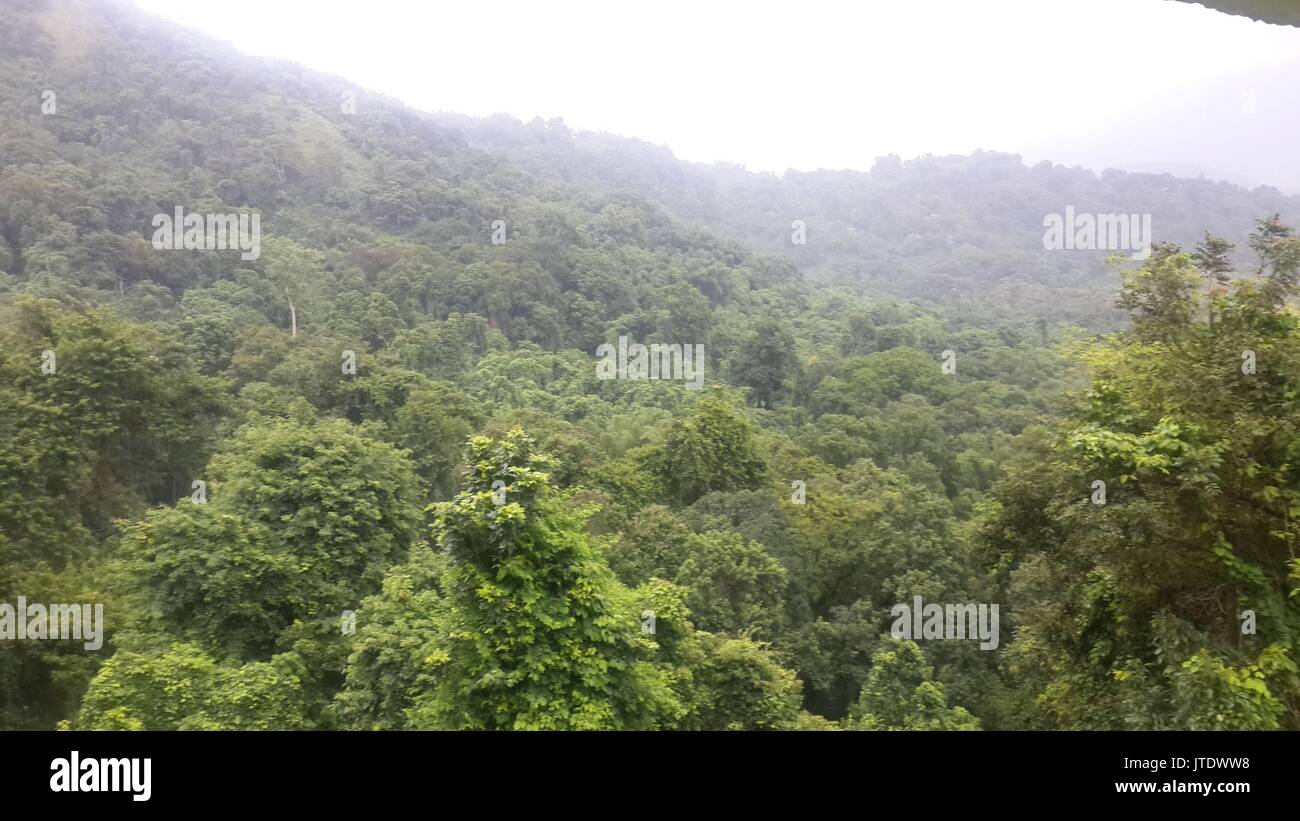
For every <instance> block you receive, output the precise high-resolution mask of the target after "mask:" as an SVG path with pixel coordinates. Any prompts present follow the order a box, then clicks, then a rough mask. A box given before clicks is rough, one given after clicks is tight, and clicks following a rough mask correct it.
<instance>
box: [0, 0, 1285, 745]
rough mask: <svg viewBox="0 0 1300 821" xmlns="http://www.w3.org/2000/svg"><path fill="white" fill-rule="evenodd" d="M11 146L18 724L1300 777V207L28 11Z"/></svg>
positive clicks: (128, 13)
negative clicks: (1147, 240)
mask: <svg viewBox="0 0 1300 821" xmlns="http://www.w3.org/2000/svg"><path fill="white" fill-rule="evenodd" d="M0 111H3V116H0V240H2V241H0V437H3V442H4V446H3V448H0V603H5V604H8V605H10V607H9V608H8V609H5V607H3V606H0V729H43V730H50V729H59V728H63V729H134V730H180V729H208V730H230V729H268V730H269V729H275V730H284V729H350V730H396V729H452V730H455V729H537V730H565V729H586V730H592V729H600V730H623V729H626V730H824V731H836V730H847V731H854V730H962V731H964V730H1024V729H1032V730H1046V729H1069V730H1158V729H1175V730H1279V729H1290V730H1296V729H1300V668H1298V667H1297V651H1296V648H1297V643H1298V642H1300V558H1298V557H1297V542H1298V541H1300V313H1297V311H1296V296H1297V290H1298V289H1300V236H1298V235H1297V233H1296V228H1297V227H1300V219H1298V218H1297V215H1298V214H1300V198H1297V197H1292V196H1288V195H1286V194H1284V193H1282V192H1281V191H1279V190H1277V189H1275V188H1270V187H1259V188H1256V189H1253V190H1247V189H1245V188H1242V187H1238V186H1235V185H1232V184H1229V183H1224V182H1213V181H1208V180H1205V179H1188V178H1179V177H1173V176H1170V175H1156V174H1138V173H1125V172H1122V171H1106V172H1103V173H1100V174H1097V173H1094V172H1092V171H1089V170H1086V169H1083V168H1078V167H1075V168H1067V167H1064V166H1060V165H1053V164H1050V163H1041V164H1037V165H1033V166H1030V165H1026V164H1025V163H1024V162H1023V161H1022V160H1021V158H1020V157H1018V156H1015V155H1011V154H1000V153H994V152H978V153H975V154H972V155H967V156H924V157H919V158H916V159H913V160H906V161H904V160H902V159H900V158H899V157H897V156H885V157H881V158H879V159H878V160H877V161H876V164H875V166H874V167H873V168H872V169H871V170H870V171H869V172H855V171H818V172H809V173H801V172H793V171H792V172H788V173H786V174H784V175H779V176H778V175H773V174H765V173H754V172H750V171H747V170H745V169H744V168H741V167H738V166H728V165H703V164H697V163H689V162H685V161H682V160H679V159H677V158H675V157H674V156H673V155H672V154H671V153H670V152H669V151H668V150H667V149H665V148H662V147H658V146H654V145H650V144H648V143H644V142H640V141H637V140H634V139H628V138H623V137H615V136H612V135H609V134H602V133H591V132H584V131H575V130H572V129H570V128H568V127H567V126H565V124H564V123H563V122H561V121H558V120H552V121H543V120H540V119H539V120H534V121H532V122H527V123H525V122H520V121H518V120H515V119H513V118H510V117H507V116H504V115H501V116H496V117H489V118H473V117H469V116H463V115H457V114H451V113H425V112H419V111H415V110H413V109H410V108H407V107H405V106H404V105H402V104H401V103H399V102H397V101H395V100H392V99H389V98H386V97H384V96H382V95H380V94H377V93H374V92H369V91H365V90H363V89H359V88H356V87H354V86H353V85H351V84H350V83H349V82H348V81H347V80H345V79H343V78H339V77H333V76H329V75H325V74H321V73H317V72H313V71H310V70H307V69H304V68H302V67H300V66H297V65H293V64H289V63H285V62H280V61H275V60H269V59H262V58H253V57H248V56H244V55H242V54H240V53H238V52H237V51H235V50H234V49H233V48H231V47H228V46H225V45H223V44H220V43H218V42H216V41H213V40H210V39H208V38H206V37H204V36H202V35H199V34H197V33H194V32H189V31H185V30H183V29H180V28H178V27H176V26H174V25H173V24H170V23H167V22H165V21H163V20H161V19H159V18H155V17H152V16H150V15H148V14H145V13H143V12H141V11H139V10H137V9H136V8H134V7H133V6H132V5H131V4H130V3H127V2H124V0H102V1H101V2H92V0H4V2H3V3H0ZM1067 207H1069V208H1072V209H1077V210H1078V211H1079V212H1084V213H1090V214H1146V215H1149V216H1150V224H1151V230H1152V233H1153V236H1154V241H1153V242H1152V243H1151V245H1150V248H1148V249H1147V250H1148V251H1149V253H1147V254H1146V255H1145V258H1141V259H1139V258H1134V256H1135V255H1131V254H1128V253H1126V252H1118V251H1115V250H1113V249H1112V250H1105V249H1102V250H1095V251H1090V250H1047V249H1046V248H1045V247H1044V242H1043V234H1044V225H1045V217H1048V216H1050V215H1055V214H1058V213H1061V212H1064V211H1065V209H1066V208H1067ZM186 214H195V215H227V216H226V217H225V221H226V222H225V224H224V225H223V226H220V227H221V228H222V231H221V232H220V233H217V232H215V231H211V232H210V231H207V230H206V227H205V228H204V229H203V230H202V231H201V234H202V239H203V240H204V241H203V242H199V243H198V244H197V245H195V244H191V243H190V242H189V241H188V240H187V239H186V236H185V233H184V230H183V229H184V228H186V227H188V226H189V223H188V222H187V221H186V217H185V215H186ZM173 215H175V216H174V217H173ZM160 216H161V217H166V218H167V220H168V222H167V226H168V228H167V230H168V232H169V234H174V235H175V236H174V237H172V238H171V239H169V240H168V242H167V243H166V244H165V245H164V244H160V243H159V242H157V241H155V236H156V232H157V231H159V230H161V229H160V228H159V225H161V224H162V223H161V222H160V221H158V217H160ZM226 228H229V234H230V236H229V237H226V239H227V240H229V241H228V242H224V243H216V244H212V243H209V242H207V240H210V239H211V238H212V237H215V236H224V235H225V233H226V231H225V229H226ZM249 231H253V232H254V236H255V237H256V244H255V246H254V244H253V243H242V244H241V243H240V242H235V241H234V238H235V237H236V236H238V237H239V238H240V239H244V238H245V233H246V232H249ZM223 245H224V247H223ZM632 346H640V348H639V349H638V350H633V347H632ZM638 355H641V356H642V357H643V358H642V362H641V364H642V365H643V366H644V367H639V366H638V364H637V357H638ZM602 365H604V367H602ZM679 365H680V366H684V367H682V368H679V367H678V366H679ZM1292 505H1295V507H1296V515H1292ZM20 597H21V599H22V601H23V602H24V603H25V605H24V606H20V605H19V600H20ZM27 603H39V605H40V606H41V607H42V608H44V607H49V611H48V619H45V618H44V617H42V621H41V627H40V628H39V631H38V629H37V628H36V627H34V624H35V622H33V621H32V620H31V617H30V615H29V614H30V613H31V612H34V611H31V610H30V609H29V608H30V607H31V604H27ZM73 603H76V604H78V605H81V604H84V605H85V607H84V608H82V609H81V610H79V611H77V612H79V613H81V614H82V621H83V622H84V624H83V625H82V626H83V627H85V628H86V630H87V631H89V630H90V626H91V624H90V623H91V621H92V619H91V616H92V615H93V614H94V613H95V612H100V613H102V617H100V618H102V621H101V620H94V621H95V624H96V625H97V626H98V627H100V628H102V635H101V636H100V638H99V641H100V643H101V644H102V646H100V647H97V648H96V649H94V650H91V649H89V646H90V644H91V643H93V642H91V641H89V640H84V639H82V638H81V637H78V638H76V639H73V638H67V637H66V636H65V637H64V638H57V639H56V638H54V637H53V634H54V633H55V632H56V631H55V630H54V628H55V625H56V623H58V622H59V621H60V619H56V617H55V615H54V612H55V609H54V608H55V607H60V606H64V607H66V606H68V605H71V604H73ZM934 606H937V607H939V608H940V611H942V612H943V613H944V614H945V615H946V616H947V619H946V623H944V621H945V620H944V617H943V616H942V615H935V616H934V618H931V616H932V615H933V614H932V613H931V611H930V610H929V609H928V608H929V607H934ZM900 608H905V609H906V615H905V616H900V615H899V613H902V612H903V609H900ZM945 608H946V610H945ZM913 611H915V612H913ZM41 612H45V611H44V610H41ZM20 614H22V617H23V619H24V620H25V621H24V622H23V624H22V628H21V629H19V626H18V625H19V623H18V618H19V615H20ZM977 614H978V618H977ZM965 615H969V625H967V623H966V622H964V621H963V620H962V618H963V616H965ZM60 618H61V619H62V621H63V622H64V626H65V627H66V626H67V622H68V620H69V619H70V618H71V616H70V613H69V611H68V610H66V609H65V610H63V611H61V617H60ZM900 621H901V622H902V626H901V627H900ZM977 625H978V628H977ZM967 626H968V627H969V629H968V630H967V631H966V632H963V633H962V635H961V636H960V637H958V638H956V639H953V638H952V636H951V635H949V633H950V632H951V629H950V628H953V627H956V628H963V627H967ZM913 627H915V629H913ZM990 629H991V630H992V631H993V632H992V633H989V632H988V631H989V630H990ZM981 631H982V633H983V635H982V636H981ZM38 632H39V635H37V633H38ZM64 632H65V633H66V631H64ZM47 634H48V635H47ZM36 639H41V640H36ZM963 639H966V640H963Z"/></svg>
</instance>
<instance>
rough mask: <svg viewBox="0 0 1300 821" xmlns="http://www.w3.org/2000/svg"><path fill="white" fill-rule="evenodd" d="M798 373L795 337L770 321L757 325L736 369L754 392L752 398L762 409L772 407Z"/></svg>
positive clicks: (736, 376) (740, 379) (737, 377)
mask: <svg viewBox="0 0 1300 821" xmlns="http://www.w3.org/2000/svg"><path fill="white" fill-rule="evenodd" d="M798 373H799V357H798V356H797V355H796V353H795V344H794V336H793V335H792V334H791V333H790V331H789V330H787V329H786V328H784V327H782V326H781V325H780V323H778V322H776V321H775V320H770V319H768V320H763V321H761V322H759V323H758V324H757V325H756V326H755V328H754V331H753V333H751V334H750V335H749V338H748V339H747V340H746V341H745V344H744V345H743V346H742V347H741V349H740V352H739V353H738V354H737V356H736V361H735V364H734V365H733V366H732V374H733V377H734V379H735V381H736V382H737V383H739V384H741V385H748V386H749V387H750V388H751V389H752V393H751V398H752V399H753V400H754V404H756V405H758V406H759V407H760V408H770V407H772V405H773V404H774V403H775V402H777V401H778V400H780V399H782V398H784V397H785V396H786V395H787V393H788V388H787V385H789V384H790V383H791V381H792V380H794V379H796V378H797V376H798Z"/></svg>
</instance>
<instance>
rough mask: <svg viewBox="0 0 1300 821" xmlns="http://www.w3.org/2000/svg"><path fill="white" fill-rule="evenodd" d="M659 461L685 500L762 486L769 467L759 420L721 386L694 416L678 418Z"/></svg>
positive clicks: (701, 401)
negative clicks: (737, 406)
mask: <svg viewBox="0 0 1300 821" xmlns="http://www.w3.org/2000/svg"><path fill="white" fill-rule="evenodd" d="M656 461H657V462H658V471H657V472H658V473H659V474H660V475H661V476H662V477H663V480H664V482H665V484H666V485H667V487H668V488H669V489H670V492H671V493H672V494H673V496H674V497H675V498H676V499H677V500H678V501H680V502H682V503H684V504H690V503H691V502H694V501H695V500H696V499H698V498H700V497H701V496H703V495H704V494H705V493H707V492H709V491H711V490H744V489H746V488H752V487H757V486H758V485H759V483H761V482H762V481H763V479H764V477H765V475H766V472H767V467H766V464H765V463H764V461H763V458H762V456H760V455H759V451H758V442H757V428H756V426H755V425H754V423H753V422H751V421H750V420H749V419H747V418H746V417H745V416H743V415H742V414H741V413H740V412H739V411H737V410H736V409H735V408H734V407H733V406H732V405H731V403H730V402H729V401H727V399H726V398H724V397H723V395H722V394H721V393H717V392H711V393H709V394H707V395H705V396H703V397H701V398H700V399H699V400H698V401H697V402H696V404H695V407H694V408H693V409H692V411H691V414H690V415H689V416H687V417H685V418H684V419H679V420H677V421H676V422H674V423H673V425H672V427H671V429H670V430H669V431H668V436H667V437H666V441H665V442H664V445H663V447H662V449H661V450H660V451H658V452H657V454H656Z"/></svg>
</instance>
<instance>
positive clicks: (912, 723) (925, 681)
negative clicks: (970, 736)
mask: <svg viewBox="0 0 1300 821" xmlns="http://www.w3.org/2000/svg"><path fill="white" fill-rule="evenodd" d="M932 675H933V670H932V669H931V667H930V665H929V664H927V663H926V661H925V656H924V655H923V654H922V653H921V648H920V647H918V646H917V645H916V643H915V642H911V641H899V640H897V639H889V641H888V646H886V647H882V648H881V649H880V650H877V651H876V653H875V655H873V656H872V657H871V673H870V675H868V676H867V683H866V685H865V686H863V688H862V696H861V698H859V699H858V703H857V704H856V705H855V706H854V707H853V709H852V710H851V711H850V718H849V719H848V720H847V721H846V722H845V723H846V725H847V727H848V728H849V729H853V730H978V729H979V728H980V724H979V721H978V720H976V719H975V717H974V716H972V715H971V714H970V713H969V712H967V711H966V709H965V708H964V707H949V706H948V700H947V698H946V696H945V695H944V689H943V685H942V684H939V683H938V682H935V681H932V680H931V676H932Z"/></svg>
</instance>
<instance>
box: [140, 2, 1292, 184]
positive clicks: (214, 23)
mask: <svg viewBox="0 0 1300 821" xmlns="http://www.w3.org/2000/svg"><path fill="white" fill-rule="evenodd" d="M135 2H136V4H137V5H138V6H140V7H142V8H144V9H147V10H149V11H152V12H154V13H156V14H159V15H161V16H163V17H166V18H169V19H171V20H174V21H176V22H179V23H181V24H183V25H185V26H188V27H191V28H195V29H198V30H200V31H203V32H206V33H208V34H211V35H213V36H215V37H217V38H218V39H221V40H225V41H227V42H229V43H231V44H233V45H234V46H236V47H237V48H239V49H240V50H242V51H244V52H246V53H249V54H254V55H259V56H271V57H280V58H284V59H287V60H292V61H294V62H297V63H300V64H302V65H304V66H307V67H309V68H313V69H318V70H322V71H326V72H329V73H333V74H337V75H340V76H342V77H344V78H347V79H348V80H349V81H351V82H353V83H355V84H356V85H358V86H359V87H362V88H368V89H370V90H373V91H378V92H381V93H384V94H387V95H389V96H391V97H395V98H397V99H399V100H401V101H403V102H405V103H407V104H408V105H411V106H413V107H415V108H419V109H423V110H427V111H455V112H461V113H465V114H474V115H480V116H485V115H489V114H493V113H498V112H505V113H508V114H511V115H513V116H515V117H518V118H519V119H522V120H525V121H527V120H531V119H533V118H534V117H542V118H544V119H551V118H560V119H563V120H564V122H565V123H566V124H567V125H569V126H570V127H571V128H575V129H582V130H590V131H608V132H612V133H615V134H619V135H622V136H627V137H636V138H640V139H643V140H647V141H649V142H652V143H656V144H663V145H667V146H668V147H669V148H670V149H672V151H673V152H674V153H675V154H676V155H677V156H678V157H681V158H684V159H687V160H692V161H696V162H715V161H725V162H735V163H739V164H742V165H745V166H747V167H748V168H750V169H751V170H756V171H773V172H778V173H779V172H782V171H784V170H786V169H787V168H794V169H798V170H813V169H817V168H853V169H860V170H868V169H870V168H871V166H872V165H873V163H874V160H875V158H876V157H878V156H881V155H884V154H891V153H892V154H898V155H900V156H902V157H904V158H910V157H914V156H918V155H921V154H927V153H933V154H953V153H960V154H966V153H970V152H971V151H974V150H976V149H986V150H998V151H1013V152H1020V153H1024V152H1025V149H1026V148H1030V147H1035V146H1037V147H1041V146H1043V145H1050V144H1051V143H1052V140H1054V139H1056V138H1057V137H1058V136H1062V137H1064V135H1074V136H1075V137H1076V138H1077V135H1079V134H1087V133H1088V131H1089V129H1091V128H1095V127H1098V124H1101V123H1114V122H1116V121H1122V118H1124V117H1126V116H1131V115H1132V112H1134V111H1139V110H1141V109H1142V107H1143V106H1144V105H1148V104H1151V103H1153V102H1155V103H1158V102H1159V101H1160V100H1162V99H1171V98H1175V97H1177V96H1178V95H1179V94H1180V92H1181V93H1186V90H1187V89H1189V88H1194V87H1195V86H1196V85H1197V83H1198V82H1203V81H1207V80H1211V79H1214V78H1222V77H1229V76H1232V75H1236V74H1240V73H1242V72H1248V71H1250V70H1258V69H1261V68H1266V67H1269V66H1281V65H1284V64H1286V63H1287V62H1288V61H1295V60H1296V58H1297V57H1298V56H1300V29H1297V28H1289V27H1285V26H1271V25H1267V24H1264V23H1257V22H1255V21H1252V20H1250V19H1248V18H1244V17H1231V16H1228V15H1224V14H1221V13H1218V12H1214V11H1210V10H1208V9H1205V8H1203V7H1201V6H1197V5H1190V4H1187V3H1179V2H1173V1H1172V0H982V2H976V1H975V0H839V2H821V0H798V2H779V3H777V2H766V0H749V2H730V1H729V0H694V2H679V0H654V1H653V2H648V1H647V2H635V3H633V2H629V1H628V0H604V1H603V2H563V1H562V0H533V1H532V2H516V0H492V2H490V3H466V2H456V3H446V2H441V0H432V1H431V2H425V0H364V2H340V0H222V2H219V3H203V2H200V3H183V2H177V0H135ZM1292 65H1295V63H1294V62H1293V63H1292ZM1297 79H1300V78H1297ZM1247 93H1248V92H1247V91H1246V90H1245V89H1243V95H1245V94H1247ZM1035 150H1036V149H1035Z"/></svg>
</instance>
